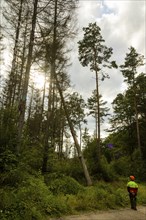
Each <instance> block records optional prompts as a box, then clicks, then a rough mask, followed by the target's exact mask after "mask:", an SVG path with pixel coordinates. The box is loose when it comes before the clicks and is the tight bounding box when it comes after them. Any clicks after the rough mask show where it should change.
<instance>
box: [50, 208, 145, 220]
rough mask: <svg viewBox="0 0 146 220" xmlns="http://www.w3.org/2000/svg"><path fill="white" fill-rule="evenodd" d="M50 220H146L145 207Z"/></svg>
mask: <svg viewBox="0 0 146 220" xmlns="http://www.w3.org/2000/svg"><path fill="white" fill-rule="evenodd" d="M52 220H146V206H140V207H138V208H137V211H135V210H131V209H122V210H111V211H98V212H92V213H88V214H82V215H72V216H66V217H60V218H56V219H52Z"/></svg>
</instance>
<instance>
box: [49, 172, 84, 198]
mask: <svg viewBox="0 0 146 220" xmlns="http://www.w3.org/2000/svg"><path fill="white" fill-rule="evenodd" d="M49 190H50V191H51V192H53V194H55V195H57V194H60V193H63V194H64V195H66V194H73V195H76V194H77V193H78V192H79V191H81V190H83V187H82V186H81V185H80V184H79V183H78V182H77V181H76V180H75V179H73V178H71V177H68V176H64V177H62V178H58V179H55V180H52V181H51V183H50V184H49Z"/></svg>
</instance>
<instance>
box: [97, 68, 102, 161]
mask: <svg viewBox="0 0 146 220" xmlns="http://www.w3.org/2000/svg"><path fill="white" fill-rule="evenodd" d="M96 99H97V113H96V121H97V122H96V123H97V129H96V130H97V132H98V135H97V134H96V137H97V150H98V161H99V162H100V157H101V150H100V103H99V88H98V73H97V70H96Z"/></svg>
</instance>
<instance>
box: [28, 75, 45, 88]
mask: <svg viewBox="0 0 146 220" xmlns="http://www.w3.org/2000/svg"><path fill="white" fill-rule="evenodd" d="M31 79H32V81H33V83H34V86H35V88H36V89H43V87H44V83H45V77H44V75H42V74H39V73H37V74H35V75H34V74H33V75H32V77H31Z"/></svg>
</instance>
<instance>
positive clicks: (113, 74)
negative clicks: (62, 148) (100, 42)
mask: <svg viewBox="0 0 146 220" xmlns="http://www.w3.org/2000/svg"><path fill="white" fill-rule="evenodd" d="M145 16H146V2H145V0H140V1H139V0H125V1H122V0H116V1H115V0H101V1H100V0H94V1H87V0H86V1H83V0H80V2H79V9H78V20H77V21H78V27H79V33H78V35H77V37H76V40H75V43H74V51H73V53H72V62H73V65H72V67H71V69H70V74H71V81H72V83H73V84H74V85H75V90H76V91H78V92H79V93H80V94H81V95H82V96H83V98H85V99H87V98H88V97H90V95H91V93H92V91H93V90H94V89H95V80H94V74H93V73H91V72H90V70H89V68H87V67H86V68H85V67H82V66H81V65H80V63H79V61H78V48H77V41H79V40H81V39H82V37H83V31H82V28H83V27H86V26H88V24H89V23H91V22H95V21H96V22H97V24H98V25H99V26H100V28H101V33H102V36H103V38H104V39H105V44H106V45H107V46H108V47H112V48H113V59H115V60H116V61H117V63H118V64H119V65H121V64H122V63H123V61H124V58H125V56H126V53H127V52H128V48H129V47H130V46H133V47H135V48H136V50H137V51H138V52H139V53H140V54H144V56H145V57H146V50H145V48H146V45H145V38H146V36H145V34H146V29H145ZM109 74H110V79H106V80H105V81H103V82H101V83H100V91H101V93H102V95H103V98H104V100H105V101H108V104H109V106H111V102H112V101H113V99H114V98H115V97H116V95H117V94H118V93H120V92H123V90H124V89H125V88H126V87H125V84H124V83H123V77H122V74H121V73H120V72H119V70H111V71H109ZM88 126H89V127H90V129H92V130H94V128H93V123H92V124H91V126H90V121H89V125H88ZM105 126H106V125H105ZM105 126H104V127H105ZM103 134H105V133H104V132H103Z"/></svg>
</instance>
